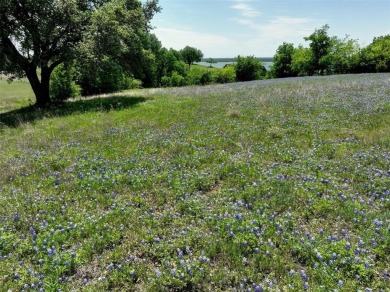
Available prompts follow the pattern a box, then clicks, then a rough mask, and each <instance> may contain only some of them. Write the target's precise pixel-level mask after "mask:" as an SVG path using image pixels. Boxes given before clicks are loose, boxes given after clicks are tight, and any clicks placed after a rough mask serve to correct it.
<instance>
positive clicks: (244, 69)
mask: <svg viewBox="0 0 390 292" xmlns="http://www.w3.org/2000/svg"><path fill="white" fill-rule="evenodd" d="M266 72H267V70H266V69H265V67H264V66H263V65H262V64H261V62H260V60H258V59H256V58H255V57H254V56H248V57H241V56H238V57H237V64H236V78H237V80H238V81H250V80H257V79H260V78H261V77H262V76H264V75H265V73H266Z"/></svg>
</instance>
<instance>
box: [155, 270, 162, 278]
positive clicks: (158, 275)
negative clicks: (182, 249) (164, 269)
mask: <svg viewBox="0 0 390 292" xmlns="http://www.w3.org/2000/svg"><path fill="white" fill-rule="evenodd" d="M154 272H155V273H156V278H157V279H160V278H161V272H160V270H159V269H158V268H156V269H155V270H154Z"/></svg>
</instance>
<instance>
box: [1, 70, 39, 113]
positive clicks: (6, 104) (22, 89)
mask: <svg viewBox="0 0 390 292" xmlns="http://www.w3.org/2000/svg"><path fill="white" fill-rule="evenodd" d="M0 77H1V76H0ZM34 101H35V97H34V93H33V91H32V89H31V86H30V84H29V83H28V81H26V80H15V81H13V82H12V83H8V82H7V79H6V77H2V78H0V113H3V112H6V111H8V110H9V109H14V108H20V107H23V106H28V105H29V104H32V103H34Z"/></svg>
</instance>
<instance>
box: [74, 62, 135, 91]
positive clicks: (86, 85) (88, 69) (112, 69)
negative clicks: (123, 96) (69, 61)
mask: <svg viewBox="0 0 390 292" xmlns="http://www.w3.org/2000/svg"><path fill="white" fill-rule="evenodd" d="M78 66H79V67H78V69H77V70H78V72H79V77H78V79H79V80H78V84H80V87H81V94H82V95H93V94H100V93H109V92H115V91H119V90H123V89H128V88H130V87H131V86H130V84H131V77H128V76H127V75H126V74H125V73H124V71H123V68H122V67H121V66H120V65H119V64H118V63H117V62H115V61H114V60H113V59H111V58H110V57H108V56H104V57H103V59H101V60H99V62H96V61H95V60H93V59H92V60H85V61H84V63H83V64H78Z"/></svg>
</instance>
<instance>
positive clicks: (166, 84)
mask: <svg viewBox="0 0 390 292" xmlns="http://www.w3.org/2000/svg"><path fill="white" fill-rule="evenodd" d="M169 86H171V77H168V76H163V77H162V78H161V87H169Z"/></svg>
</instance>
